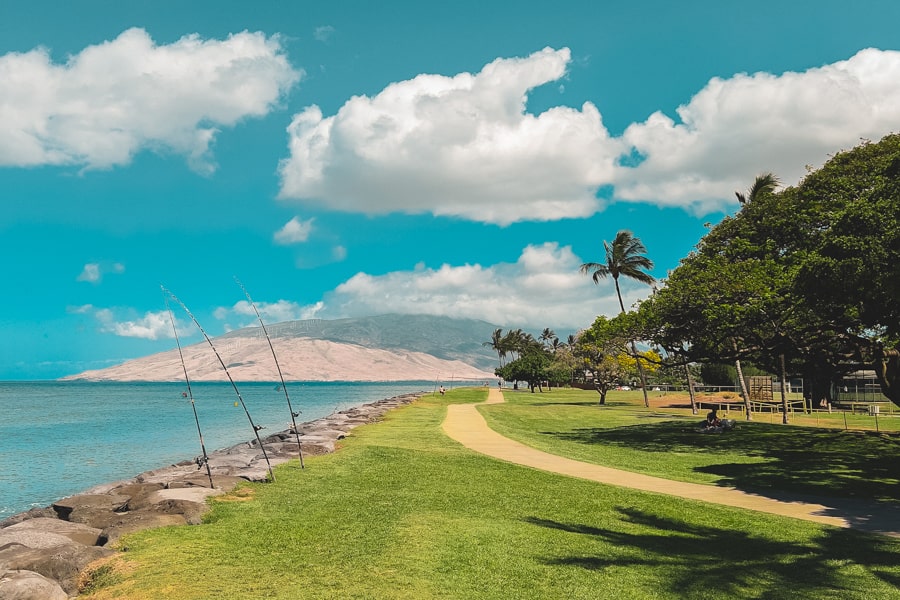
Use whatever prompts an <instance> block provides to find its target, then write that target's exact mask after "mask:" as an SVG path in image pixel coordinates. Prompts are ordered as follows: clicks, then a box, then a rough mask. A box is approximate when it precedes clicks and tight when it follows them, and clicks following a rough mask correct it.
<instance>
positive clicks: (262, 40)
mask: <svg viewBox="0 0 900 600" xmlns="http://www.w3.org/2000/svg"><path fill="white" fill-rule="evenodd" d="M301 75H302V73H301V72H300V71H297V70H295V69H294V68H292V67H291V65H290V64H289V63H288V60H287V58H286V56H285V54H284V52H283V50H282V48H281V44H280V41H279V39H278V38H277V37H269V38H267V37H266V36H265V35H263V34H262V33H249V32H242V33H238V34H233V35H231V36H229V37H228V38H227V39H225V40H204V39H201V38H200V37H199V36H198V35H196V34H195V35H190V36H186V37H183V38H181V39H180V40H178V41H176V42H174V43H172V44H168V45H162V46H158V45H156V44H155V43H154V42H153V40H152V39H151V38H150V36H149V35H148V34H147V32H146V31H144V30H143V29H137V28H135V29H129V30H127V31H125V32H123V33H122V34H120V35H119V36H118V37H117V38H116V39H114V40H112V41H108V42H104V43H102V44H98V45H95V46H89V47H87V48H85V49H84V50H82V51H81V52H80V53H79V54H76V55H74V56H71V57H69V59H68V60H67V61H66V63H65V64H54V63H53V62H52V61H51V59H50V54H49V52H48V50H47V49H45V48H37V49H35V50H31V51H29V52H25V53H15V52H14V53H8V54H5V55H3V56H0V166H37V165H78V166H83V167H85V168H109V167H113V166H116V165H123V164H127V163H129V162H130V161H131V158H132V156H133V155H134V154H135V153H137V152H139V151H141V150H145V149H153V150H164V151H170V152H174V153H176V154H183V155H185V156H187V158H188V161H189V163H190V164H191V166H192V167H193V168H195V169H197V170H199V171H202V172H209V171H211V170H212V169H213V168H214V166H213V164H212V162H211V157H210V152H209V150H210V146H211V144H212V142H213V140H214V138H215V136H216V133H217V131H218V128H219V127H222V126H225V127H230V126H233V125H235V124H236V123H238V122H239V121H241V120H242V119H245V118H247V117H260V116H263V115H265V114H267V113H268V112H269V111H270V110H272V109H273V107H275V105H276V104H277V103H278V102H279V101H280V100H281V98H282V97H283V95H284V94H285V93H286V92H287V91H288V89H290V88H291V87H292V86H293V85H294V84H295V83H296V82H297V81H298V80H299V78H300V77H301Z"/></svg>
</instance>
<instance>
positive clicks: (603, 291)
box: [319, 243, 650, 329]
mask: <svg viewBox="0 0 900 600" xmlns="http://www.w3.org/2000/svg"><path fill="white" fill-rule="evenodd" d="M582 262H584V261H582V260H581V259H580V258H578V257H577V256H576V255H575V254H574V253H573V252H572V249H571V247H569V246H563V247H560V246H559V245H558V244H556V243H545V244H543V245H531V246H527V247H526V248H525V249H524V250H523V251H522V253H521V255H520V256H519V258H518V260H517V261H516V262H515V263H499V264H495V265H489V266H482V265H478V264H475V265H469V264H467V265H459V266H452V265H447V264H445V265H442V266H441V267H440V268H437V269H429V268H426V267H425V266H423V265H419V266H417V267H416V268H415V269H414V270H412V271H398V272H393V273H387V274H385V275H370V274H367V273H358V274H356V275H354V276H353V277H352V278H350V279H349V280H348V281H346V282H344V283H342V284H341V285H339V286H338V287H337V288H336V289H335V290H334V291H333V292H330V293H329V294H326V296H325V298H324V306H323V307H322V309H321V311H320V313H319V316H320V317H322V318H339V317H354V316H367V315H373V314H384V313H401V314H429V315H442V316H449V317H458V318H472V319H483V320H485V321H488V322H491V323H494V324H497V325H502V326H522V327H533V328H543V327H548V326H552V327H569V328H573V329H579V328H582V327H586V326H588V325H590V324H591V323H592V322H593V320H594V318H595V317H596V316H597V315H598V314H607V315H615V314H618V312H619V303H618V300H617V299H616V294H615V288H614V286H613V285H612V283H611V282H610V284H609V285H608V286H595V285H594V284H593V283H592V281H591V279H590V277H586V276H584V275H581V274H580V273H579V272H578V268H579V267H580V265H581V263H582ZM622 284H623V288H624V289H623V294H624V295H625V298H626V305H630V304H632V303H633V302H635V301H636V300H637V299H639V298H643V297H646V296H647V295H648V294H649V293H650V289H649V288H647V287H646V286H643V288H640V287H639V286H638V284H634V285H632V284H631V283H630V282H624V281H623V282H622Z"/></svg>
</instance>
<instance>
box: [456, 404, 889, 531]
mask: <svg viewBox="0 0 900 600" xmlns="http://www.w3.org/2000/svg"><path fill="white" fill-rule="evenodd" d="M501 402H503V393H502V392H501V391H500V390H498V389H493V388H492V389H491V390H490V392H489V394H488V399H487V402H485V403H484V404H497V403H501ZM477 406H478V405H477V404H451V405H449V406H447V417H446V419H445V420H444V423H443V428H444V432H445V433H446V434H447V435H448V436H450V437H451V438H453V439H454V440H456V441H458V442H460V443H461V444H462V445H464V446H466V447H467V448H469V449H471V450H474V451H475V452H479V453H481V454H486V455H488V456H492V457H494V458H498V459H500V460H505V461H508V462H511V463H515V464H519V465H524V466H527V467H533V468H535V469H540V470H542V471H550V472H553V473H559V474H562V475H569V476H571V477H578V478H581V479H590V480H592V481H597V482H600V483H605V484H609V485H617V486H620V487H625V488H631V489H636V490H643V491H645V492H655V493H659V494H668V495H670V496H679V497H681V498H689V499H691V500H700V501H703V502H712V503H714V504H723V505H726V506H733V507H736V508H745V509H748V510H756V511H761V512H766V513H771V514H775V515H783V516H786V517H793V518H795V519H803V520H806V521H815V522H817V523H824V524H827V525H834V526H836V527H848V528H853V529H861V530H865V531H870V532H876V533H882V534H886V535H891V536H896V537H900V509H897V508H896V507H885V506H881V505H876V504H872V503H862V502H856V501H844V500H842V499H831V498H828V499H823V498H817V499H815V500H814V501H810V499H808V498H807V499H803V498H799V497H798V498H793V497H792V498H790V499H775V498H770V497H766V496H761V495H757V494H749V493H747V492H742V491H740V490H738V489H735V488H729V487H720V486H714V485H703V484H698V483H686V482H681V481H672V480H670V479H662V478H659V477H651V476H649V475H642V474H640V473H633V472H631V471H620V470H618V469H612V468H609V467H603V466H600V465H595V464H591V463H585V462H580V461H577V460H572V459H569V458H564V457H562V456H556V455H553V454H548V453H546V452H542V451H540V450H536V449H534V448H531V447H529V446H526V445H524V444H521V443H519V442H516V441H514V440H511V439H509V438H506V437H503V436H502V435H500V434H499V433H497V432H495V431H494V430H492V429H490V428H489V427H488V425H487V423H486V422H485V420H484V417H482V416H481V413H479V412H478V409H477ZM779 495H782V494H780V493H779ZM826 503H827V504H826Z"/></svg>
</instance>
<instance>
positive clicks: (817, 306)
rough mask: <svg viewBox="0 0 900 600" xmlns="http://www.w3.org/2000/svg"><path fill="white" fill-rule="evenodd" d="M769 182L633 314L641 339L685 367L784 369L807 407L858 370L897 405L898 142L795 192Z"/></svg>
mask: <svg viewBox="0 0 900 600" xmlns="http://www.w3.org/2000/svg"><path fill="white" fill-rule="evenodd" d="M768 177H769V178H768V179H765V180H764V181H762V182H761V181H760V178H757V183H756V184H754V186H753V187H752V188H751V192H750V193H749V194H748V195H745V196H743V197H742V198H741V197H740V196H741V195H739V199H741V200H742V202H741V208H740V210H739V211H738V212H737V213H736V214H735V215H734V216H733V217H727V218H725V219H724V220H723V221H722V222H721V223H719V224H718V225H716V226H715V227H713V228H711V229H710V231H709V232H708V233H707V235H706V236H704V238H703V239H702V240H701V241H700V243H699V244H698V246H697V249H696V251H695V252H692V253H691V254H690V255H689V256H687V257H686V258H684V259H683V260H682V261H681V263H680V265H679V266H678V267H677V268H676V269H675V270H674V271H673V272H672V273H671V274H670V275H669V277H668V278H667V280H666V281H665V285H664V286H663V287H661V288H660V289H659V290H658V291H656V292H655V293H654V294H653V295H652V296H651V298H650V299H649V300H648V301H646V302H644V303H643V304H642V305H641V307H640V312H641V313H642V315H641V319H639V320H638V321H637V322H638V323H639V324H640V327H641V328H642V331H641V334H642V337H644V339H650V340H652V341H654V342H655V343H657V344H659V345H661V346H662V347H664V348H679V349H681V350H682V351H683V353H684V356H685V357H686V358H687V359H690V360H699V361H702V360H716V361H726V360H735V359H738V360H739V359H750V360H752V362H754V363H755V364H757V365H760V366H763V367H766V368H769V369H771V370H772V372H778V370H779V369H781V370H784V369H785V368H786V367H783V365H790V367H791V369H792V370H795V371H796V372H799V373H801V374H803V375H804V378H805V379H807V380H808V381H810V383H811V384H812V386H811V389H812V392H811V393H812V394H814V395H815V398H814V399H815V400H818V399H819V398H820V397H822V396H823V395H827V394H828V389H829V387H830V383H831V382H832V381H833V380H834V379H835V378H836V377H839V376H840V375H842V374H844V373H846V372H847V371H850V370H855V369H857V368H859V367H860V366H861V365H863V364H868V365H870V366H871V367H872V368H874V369H875V371H876V374H877V376H878V377H879V381H880V383H881V385H882V390H883V391H884V393H885V395H886V396H887V397H888V398H890V399H891V400H892V401H893V402H894V403H896V404H898V405H900V136H898V135H890V136H887V137H885V138H884V139H882V140H881V141H880V142H878V143H870V142H866V143H863V144H861V145H860V146H858V147H856V148H854V149H852V150H850V151H847V152H841V153H839V154H837V155H835V156H834V157H833V158H832V159H831V160H829V161H828V162H827V163H826V164H825V165H824V166H823V167H822V168H821V169H819V170H817V171H812V172H810V173H809V174H808V175H807V176H806V177H805V178H804V179H803V180H802V181H801V182H800V183H799V184H798V185H797V186H795V187H788V188H785V189H783V190H780V191H776V190H775V189H774V186H775V184H774V183H773V181H777V180H774V178H772V177H771V176H768ZM758 184H759V185H758Z"/></svg>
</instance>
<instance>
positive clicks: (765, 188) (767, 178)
mask: <svg viewBox="0 0 900 600" xmlns="http://www.w3.org/2000/svg"><path fill="white" fill-rule="evenodd" d="M779 185H781V182H780V181H779V180H778V178H777V177H775V175H773V174H772V173H760V174H759V175H757V176H756V179H754V180H753V185H751V186H750V189H749V190H747V193H746V194H744V193H743V192H735V193H734V195H735V196H737V199H738V202H740V203H741V206H744V205H746V204H747V203H750V202H753V201H754V200H756V199H757V198H759V197H760V196H762V195H764V194H771V193H772V192H774V191H775V188H777V187H778V186H779ZM732 343H733V344H734V350H735V352H737V350H738V344H737V340H732ZM734 368H735V369H736V370H737V377H738V382H739V383H740V384H741V394H742V395H743V396H744V409H745V410H746V414H747V420H748V421H752V420H753V413H751V412H750V408H751V404H750V392H749V390H747V381H746V380H745V379H744V369H743V368H742V367H741V359H736V360H735V361H734ZM782 387H783V386H782ZM783 418H784V420H785V423H787V407H785V408H784V417H783Z"/></svg>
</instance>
